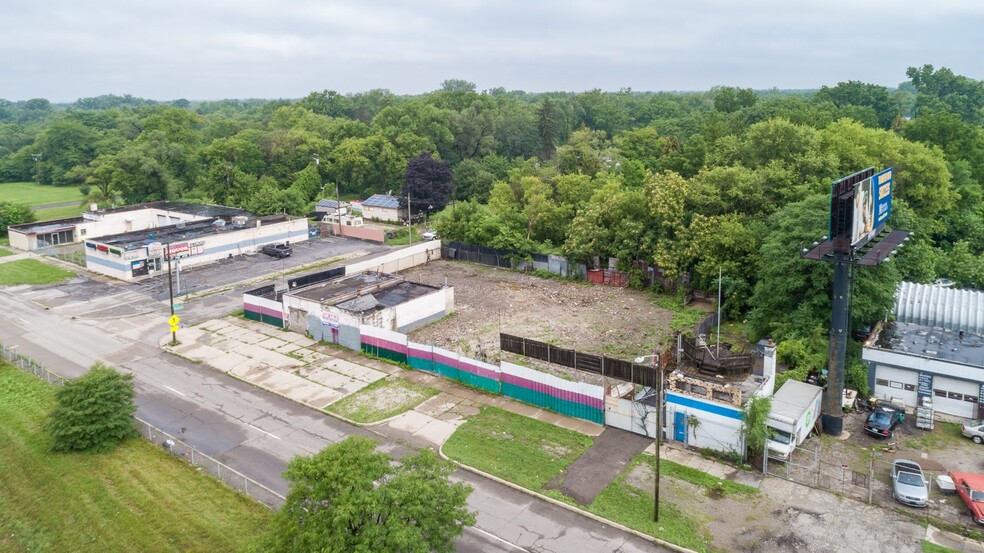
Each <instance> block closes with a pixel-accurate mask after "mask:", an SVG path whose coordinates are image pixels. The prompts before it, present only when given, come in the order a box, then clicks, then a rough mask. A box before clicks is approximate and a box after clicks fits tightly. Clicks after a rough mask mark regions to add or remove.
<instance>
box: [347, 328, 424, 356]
mask: <svg viewBox="0 0 984 553" xmlns="http://www.w3.org/2000/svg"><path fill="white" fill-rule="evenodd" d="M359 333H360V334H361V335H362V336H361V337H360V342H361V344H362V352H363V353H368V354H369V355H375V356H376V357H380V358H382V359H388V360H390V361H395V362H397V363H403V364H409V363H408V360H407V337H406V335H405V334H400V333H399V332H393V331H392V330H384V329H382V328H376V327H374V326H366V325H360V326H359ZM411 366H412V365H411Z"/></svg>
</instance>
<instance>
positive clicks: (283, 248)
mask: <svg viewBox="0 0 984 553" xmlns="http://www.w3.org/2000/svg"><path fill="white" fill-rule="evenodd" d="M260 251H262V252H263V253H265V254H267V255H269V256H270V257H278V258H281V257H290V254H291V253H293V252H294V248H291V247H290V246H288V245H287V244H267V245H265V246H263V248H262V249H261V250H260Z"/></svg>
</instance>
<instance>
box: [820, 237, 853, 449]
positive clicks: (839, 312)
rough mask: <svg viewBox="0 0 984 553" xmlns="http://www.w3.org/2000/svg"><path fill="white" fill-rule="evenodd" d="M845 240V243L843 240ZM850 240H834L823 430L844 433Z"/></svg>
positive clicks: (838, 434) (836, 434)
mask: <svg viewBox="0 0 984 553" xmlns="http://www.w3.org/2000/svg"><path fill="white" fill-rule="evenodd" d="M841 241H843V242H844V243H840V242H841ZM846 241H847V239H839V240H835V241H834V290H833V292H834V294H833V298H832V302H831V303H832V309H831V320H830V350H829V359H828V363H827V385H826V386H825V387H824V391H823V411H822V412H823V431H824V433H826V434H829V435H831V436H840V434H841V432H843V431H844V406H843V404H842V401H843V397H844V360H845V358H846V356H847V324H848V315H849V313H850V310H849V308H848V305H849V301H850V291H851V263H850V250H849V246H848V247H845V246H847V245H846Z"/></svg>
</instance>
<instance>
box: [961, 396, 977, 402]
mask: <svg viewBox="0 0 984 553" xmlns="http://www.w3.org/2000/svg"><path fill="white" fill-rule="evenodd" d="M964 401H966V402H968V403H977V396H972V395H970V394H964Z"/></svg>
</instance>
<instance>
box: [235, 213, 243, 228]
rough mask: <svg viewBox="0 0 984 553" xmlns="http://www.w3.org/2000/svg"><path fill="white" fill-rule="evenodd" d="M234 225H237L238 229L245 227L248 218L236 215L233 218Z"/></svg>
mask: <svg viewBox="0 0 984 553" xmlns="http://www.w3.org/2000/svg"><path fill="white" fill-rule="evenodd" d="M232 224H233V225H236V226H237V227H241V226H244V225H245V224H246V216H245V215H236V216H235V217H233V218H232Z"/></svg>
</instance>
